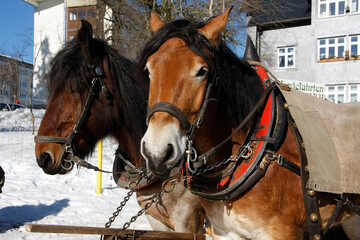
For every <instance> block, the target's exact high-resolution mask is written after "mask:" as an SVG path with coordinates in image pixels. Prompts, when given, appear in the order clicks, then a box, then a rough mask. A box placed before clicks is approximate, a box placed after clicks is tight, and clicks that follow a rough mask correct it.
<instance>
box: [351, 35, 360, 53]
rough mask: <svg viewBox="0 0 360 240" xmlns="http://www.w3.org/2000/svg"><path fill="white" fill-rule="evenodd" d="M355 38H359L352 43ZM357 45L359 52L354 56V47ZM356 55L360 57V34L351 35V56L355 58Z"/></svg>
mask: <svg viewBox="0 0 360 240" xmlns="http://www.w3.org/2000/svg"><path fill="white" fill-rule="evenodd" d="M353 37H357V40H356V41H354V42H353V41H352V38H353ZM354 45H356V46H357V52H356V53H355V54H353V52H352V46H354ZM355 55H357V56H359V55H360V34H359V35H349V56H350V57H355Z"/></svg>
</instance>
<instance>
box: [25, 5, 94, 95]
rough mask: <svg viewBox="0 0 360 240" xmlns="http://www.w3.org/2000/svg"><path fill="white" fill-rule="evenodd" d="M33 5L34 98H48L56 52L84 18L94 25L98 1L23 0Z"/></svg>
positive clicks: (73, 33) (72, 34)
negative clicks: (47, 77)
mask: <svg viewBox="0 0 360 240" xmlns="http://www.w3.org/2000/svg"><path fill="white" fill-rule="evenodd" d="M23 1H25V2H27V3H29V4H31V5H33V6H34V89H35V92H34V99H35V100H38V101H40V102H41V101H46V99H47V97H48V93H47V86H46V79H45V77H46V72H47V70H48V68H49V63H50V61H51V59H52V58H53V57H54V56H55V54H56V53H57V52H58V51H59V50H60V49H61V48H62V47H63V45H64V44H65V43H66V41H67V40H69V39H71V37H72V36H74V35H75V34H76V32H77V29H78V28H80V26H81V25H80V22H81V19H86V20H88V21H89V22H90V23H92V25H93V26H95V24H96V23H95V22H94V21H95V11H96V6H95V5H96V3H97V1H96V0H23Z"/></svg>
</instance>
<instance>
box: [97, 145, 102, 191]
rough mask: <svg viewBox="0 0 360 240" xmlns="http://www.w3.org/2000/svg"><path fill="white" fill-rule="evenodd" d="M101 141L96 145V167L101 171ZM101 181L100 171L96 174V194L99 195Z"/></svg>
mask: <svg viewBox="0 0 360 240" xmlns="http://www.w3.org/2000/svg"><path fill="white" fill-rule="evenodd" d="M102 147H103V145H102V140H100V141H99V142H98V143H97V167H98V168H99V169H102ZM101 180H102V173H101V172H100V171H97V172H96V193H97V194H101Z"/></svg>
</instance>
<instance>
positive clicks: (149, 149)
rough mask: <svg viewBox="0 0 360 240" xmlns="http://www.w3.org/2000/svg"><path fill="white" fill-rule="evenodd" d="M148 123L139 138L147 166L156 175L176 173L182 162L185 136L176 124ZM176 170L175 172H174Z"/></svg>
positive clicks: (162, 176)
mask: <svg viewBox="0 0 360 240" xmlns="http://www.w3.org/2000/svg"><path fill="white" fill-rule="evenodd" d="M160 125H161V126H160V127H157V126H159V125H156V124H152V123H150V124H149V127H148V129H147V131H146V133H145V135H144V137H143V138H142V139H141V154H142V156H143V157H144V159H145V161H146V165H147V168H148V169H149V170H150V171H151V172H152V173H153V174H154V175H155V176H157V177H160V178H168V177H171V176H173V175H175V174H176V173H178V171H179V170H180V169H179V166H181V164H182V163H183V154H184V152H185V147H186V145H185V142H186V141H185V139H186V136H184V135H183V134H182V132H181V131H180V130H179V128H178V126H176V125H174V124H171V123H168V124H166V125H162V124H160ZM176 171H177V172H176Z"/></svg>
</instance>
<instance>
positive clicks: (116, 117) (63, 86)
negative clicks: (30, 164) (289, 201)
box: [35, 21, 204, 233]
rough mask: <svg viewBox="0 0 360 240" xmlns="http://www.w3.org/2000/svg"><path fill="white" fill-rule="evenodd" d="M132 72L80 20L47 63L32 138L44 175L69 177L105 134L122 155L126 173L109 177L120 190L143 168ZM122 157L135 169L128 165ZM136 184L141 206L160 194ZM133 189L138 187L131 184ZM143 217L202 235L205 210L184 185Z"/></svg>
mask: <svg viewBox="0 0 360 240" xmlns="http://www.w3.org/2000/svg"><path fill="white" fill-rule="evenodd" d="M134 70H135V68H134V63H133V62H131V61H130V60H128V59H126V58H125V57H123V56H121V55H120V54H119V53H118V51H117V50H116V49H114V48H112V47H110V46H109V45H107V44H106V43H105V42H104V41H101V40H99V39H95V38H93V37H92V28H91V25H90V24H89V23H88V22H86V21H83V22H82V27H81V29H80V30H79V32H78V34H77V36H76V37H75V38H74V39H73V40H72V41H71V42H68V43H67V44H66V46H65V47H64V48H63V49H62V50H61V51H59V52H58V53H57V54H56V56H55V57H54V59H53V60H52V62H51V69H50V74H49V79H48V81H49V100H48V106H47V109H46V112H45V115H44V117H43V119H42V122H41V125H40V128H39V131H38V136H36V137H35V141H36V142H37V144H36V147H35V152H36V159H37V163H38V165H39V166H40V167H41V168H42V169H43V171H44V172H45V173H47V174H66V173H68V172H69V171H71V169H72V167H73V165H74V163H73V162H72V160H73V159H74V158H81V159H83V158H85V157H86V156H87V155H89V154H90V153H91V152H92V150H93V149H94V147H95V144H96V142H97V141H98V140H100V139H102V138H104V137H106V136H112V137H114V138H115V139H116V140H117V141H118V150H117V153H121V155H122V157H121V158H118V157H117V158H116V160H115V162H114V170H116V171H120V172H121V173H126V172H130V173H131V174H130V173H129V174H127V175H126V174H125V175H126V176H123V175H121V174H120V175H119V173H114V178H115V179H117V180H119V179H120V180H121V179H122V180H123V181H122V183H123V184H122V187H126V181H130V180H131V179H132V178H131V176H133V175H134V174H136V173H137V171H138V170H143V168H142V167H143V165H144V162H143V159H142V157H141V154H140V149H139V145H140V144H139V143H140V139H141V136H142V135H143V134H144V132H145V128H146V125H145V110H144V102H145V98H146V97H145V96H146V95H145V94H144V91H142V90H141V89H142V88H140V86H139V85H138V84H137V82H136V81H135V79H134V77H133V75H134V73H135V72H134ZM143 87H144V86H143ZM89 96H90V97H89ZM89 99H90V100H89ZM82 112H83V113H84V114H82ZM123 158H126V159H129V161H130V162H131V164H132V166H133V165H135V166H136V167H137V168H136V169H133V167H129V166H128V165H131V164H128V165H127V164H125V163H124V162H123V161H122V160H121V159H123ZM124 169H125V170H124ZM126 169H127V170H126ZM125 177H127V178H130V180H126V179H125ZM132 180H133V181H134V182H135V180H139V179H136V177H134V178H133V179H132ZM117 183H118V182H117ZM140 183H141V184H140V190H138V191H137V200H138V202H139V204H140V206H141V207H144V205H145V204H146V203H148V202H149V199H151V198H152V197H153V196H154V195H155V194H156V193H157V192H159V191H160V190H161V185H162V181H160V180H157V181H156V180H155V181H154V180H153V179H151V180H146V179H145V180H144V181H140ZM132 187H136V188H137V187H138V186H136V185H135V184H134V183H133V184H132ZM146 213H147V217H148V219H149V222H150V224H151V225H152V227H153V228H154V229H156V230H174V231H179V232H192V233H202V229H203V221H204V211H203V209H202V208H201V205H200V202H199V201H198V200H197V198H196V197H194V196H193V195H192V194H191V193H189V192H188V191H186V189H185V188H184V187H183V186H177V187H176V189H175V190H174V191H172V192H171V193H168V194H164V195H163V197H162V199H161V201H160V202H158V203H156V204H153V206H152V207H151V208H149V209H147V210H146Z"/></svg>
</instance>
